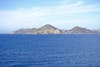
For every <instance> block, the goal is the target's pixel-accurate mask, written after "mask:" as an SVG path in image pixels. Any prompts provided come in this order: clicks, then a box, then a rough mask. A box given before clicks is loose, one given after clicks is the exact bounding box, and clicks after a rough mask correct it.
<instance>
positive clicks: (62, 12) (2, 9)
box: [0, 0, 100, 33]
mask: <svg viewBox="0 0 100 67" xmlns="http://www.w3.org/2000/svg"><path fill="white" fill-rule="evenodd" d="M45 24H51V25H54V26H55V27H57V28H60V29H71V28H72V27H74V26H80V27H85V28H89V29H100V0H0V33H9V32H12V31H15V30H18V29H21V28H34V27H36V28H38V27H41V26H43V25H45Z"/></svg>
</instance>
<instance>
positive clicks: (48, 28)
mask: <svg viewBox="0 0 100 67" xmlns="http://www.w3.org/2000/svg"><path fill="white" fill-rule="evenodd" d="M61 33H63V32H62V30H60V29H58V28H56V27H54V26H52V25H50V24H46V25H44V26H42V27H40V28H38V29H36V28H32V29H20V30H17V31H15V32H14V34H61Z"/></svg>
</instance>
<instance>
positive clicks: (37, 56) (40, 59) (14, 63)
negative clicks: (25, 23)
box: [0, 34, 100, 67]
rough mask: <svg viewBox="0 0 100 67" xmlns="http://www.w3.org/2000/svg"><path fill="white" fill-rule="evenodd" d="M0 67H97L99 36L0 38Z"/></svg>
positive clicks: (98, 60) (9, 36) (10, 36)
mask: <svg viewBox="0 0 100 67" xmlns="http://www.w3.org/2000/svg"><path fill="white" fill-rule="evenodd" d="M0 67H100V34H72V35H71V34H69V35H11V34H1V35H0Z"/></svg>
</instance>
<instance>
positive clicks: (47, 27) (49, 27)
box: [40, 24, 57, 29]
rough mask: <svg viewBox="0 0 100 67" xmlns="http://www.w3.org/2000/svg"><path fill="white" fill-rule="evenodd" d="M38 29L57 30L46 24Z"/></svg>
mask: <svg viewBox="0 0 100 67" xmlns="http://www.w3.org/2000/svg"><path fill="white" fill-rule="evenodd" d="M40 29H57V28H56V27H54V26H52V25H50V24H46V25H44V26H42V27H41V28H40Z"/></svg>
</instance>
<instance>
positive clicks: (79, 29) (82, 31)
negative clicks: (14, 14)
mask: <svg viewBox="0 0 100 67" xmlns="http://www.w3.org/2000/svg"><path fill="white" fill-rule="evenodd" d="M67 33H69V34H95V33H98V32H96V31H93V30H89V29H86V28H82V27H78V26H76V27H74V28H72V29H71V30H68V31H67Z"/></svg>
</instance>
